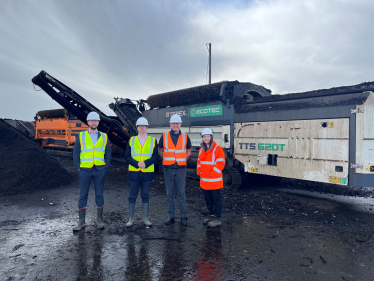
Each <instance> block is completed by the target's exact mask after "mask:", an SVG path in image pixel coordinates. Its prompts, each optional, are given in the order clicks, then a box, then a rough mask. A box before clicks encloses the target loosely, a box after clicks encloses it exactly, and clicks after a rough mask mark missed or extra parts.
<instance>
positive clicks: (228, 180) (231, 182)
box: [222, 167, 242, 189]
mask: <svg viewBox="0 0 374 281" xmlns="http://www.w3.org/2000/svg"><path fill="white" fill-rule="evenodd" d="M222 177H223V184H224V185H228V186H230V188H232V189H238V188H239V187H240V186H241V185H242V174H241V173H240V172H239V171H238V170H237V169H235V168H232V167H225V168H224V169H223V171H222Z"/></svg>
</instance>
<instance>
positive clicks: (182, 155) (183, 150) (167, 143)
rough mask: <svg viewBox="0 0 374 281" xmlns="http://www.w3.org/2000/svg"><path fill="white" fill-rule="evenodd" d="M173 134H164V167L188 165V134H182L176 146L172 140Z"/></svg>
mask: <svg viewBox="0 0 374 281" xmlns="http://www.w3.org/2000/svg"><path fill="white" fill-rule="evenodd" d="M170 134H171V132H170V131H169V132H167V133H163V142H164V143H163V145H164V153H163V160H162V164H163V165H173V164H174V163H175V162H177V164H178V165H181V166H182V165H187V134H186V133H181V134H180V135H179V137H178V142H177V145H176V146H175V145H174V143H173V141H172V139H171V135H170Z"/></svg>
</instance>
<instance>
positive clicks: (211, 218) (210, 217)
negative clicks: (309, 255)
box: [203, 215, 215, 225]
mask: <svg viewBox="0 0 374 281" xmlns="http://www.w3.org/2000/svg"><path fill="white" fill-rule="evenodd" d="M214 218H215V216H214V215H209V216H207V217H206V218H205V219H204V220H203V224H204V225H207V224H208V223H209V222H211V221H212V220H214Z"/></svg>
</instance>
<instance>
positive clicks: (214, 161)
mask: <svg viewBox="0 0 374 281" xmlns="http://www.w3.org/2000/svg"><path fill="white" fill-rule="evenodd" d="M217 147H218V146H217V145H216V147H215V148H214V150H213V155H212V161H200V164H205V165H215V164H217V162H226V161H225V159H223V158H218V159H217V160H216V159H215V158H216V155H215V152H216V149H217ZM200 153H201V151H200V152H199V155H200Z"/></svg>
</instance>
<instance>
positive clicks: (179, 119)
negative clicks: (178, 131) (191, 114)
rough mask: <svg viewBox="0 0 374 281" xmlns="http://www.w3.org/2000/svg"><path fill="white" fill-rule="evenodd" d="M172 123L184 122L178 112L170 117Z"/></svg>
mask: <svg viewBox="0 0 374 281" xmlns="http://www.w3.org/2000/svg"><path fill="white" fill-rule="evenodd" d="M170 123H182V118H181V117H180V116H179V115H178V114H174V115H173V116H171V118H170Z"/></svg>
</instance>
